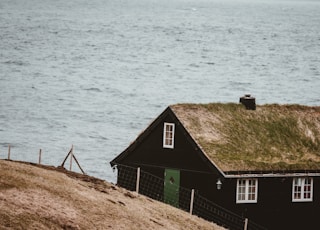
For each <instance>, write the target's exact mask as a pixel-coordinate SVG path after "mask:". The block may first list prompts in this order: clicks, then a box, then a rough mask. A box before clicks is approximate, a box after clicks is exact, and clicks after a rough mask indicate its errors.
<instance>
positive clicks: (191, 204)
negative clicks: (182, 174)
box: [190, 189, 194, 215]
mask: <svg viewBox="0 0 320 230" xmlns="http://www.w3.org/2000/svg"><path fill="white" fill-rule="evenodd" d="M193 201H194V189H192V190H191V199H190V215H192V211H193Z"/></svg>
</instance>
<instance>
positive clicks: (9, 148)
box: [8, 145, 11, 160]
mask: <svg viewBox="0 0 320 230" xmlns="http://www.w3.org/2000/svg"><path fill="white" fill-rule="evenodd" d="M10 151H11V147H10V145H9V146H8V160H10Z"/></svg>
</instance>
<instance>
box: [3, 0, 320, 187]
mask: <svg viewBox="0 0 320 230" xmlns="http://www.w3.org/2000/svg"><path fill="white" fill-rule="evenodd" d="M245 93H251V94H252V95H253V96H254V97H256V101H257V103H258V104H269V103H279V104H304V105H317V106H319V105H320V97H319V96H320V1H303V0H279V1H272V0H271V1H269V0H268V1H267V0H265V1H263V0H161V1H159V0H90V1H88V0H68V1H64V0H55V1H52V0H0V158H6V157H7V151H8V145H9V144H10V145H11V159H14V160H23V161H30V162H37V161H38V152H39V149H42V163H43V164H49V165H54V166H58V165H60V164H61V163H62V161H63V159H64V157H65V156H66V154H67V153H68V152H69V150H70V148H71V146H72V145H74V153H75V155H76V157H77V159H78V160H79V163H80V164H81V166H82V168H83V169H84V171H85V172H86V173H87V174H89V175H91V176H95V177H98V178H102V179H105V180H108V181H111V182H113V181H115V178H116V175H115V173H114V172H113V171H112V169H111V167H110V165H109V161H110V160H112V159H113V158H114V157H115V156H117V155H118V154H119V153H121V152H122V151H123V150H124V149H125V148H126V147H127V146H128V145H129V144H130V142H132V141H133V140H134V139H135V138H136V137H137V135H138V134H139V133H140V132H141V131H143V130H144V129H145V128H146V127H147V126H148V125H149V124H150V123H151V122H152V121H153V119H155V118H156V117H157V116H158V115H159V114H160V113H161V112H162V111H163V110H164V109H165V108H166V107H167V106H168V105H170V104H176V103H184V102H191V103H208V102H235V103H238V101H239V97H240V96H243V95H244V94H245ZM66 167H68V166H67V165H66ZM73 168H74V170H75V171H78V170H77V167H76V165H74V166H73ZM0 170H1V169H0Z"/></svg>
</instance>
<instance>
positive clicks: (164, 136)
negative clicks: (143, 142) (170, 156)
mask: <svg viewBox="0 0 320 230" xmlns="http://www.w3.org/2000/svg"><path fill="white" fill-rule="evenodd" d="M167 126H171V127H172V137H171V141H172V142H171V143H172V144H171V145H168V144H166V138H167V136H166V134H167V130H166V127H167ZM174 129H175V125H174V123H168V122H165V123H164V125H163V148H169V149H173V148H174V131H175V130H174Z"/></svg>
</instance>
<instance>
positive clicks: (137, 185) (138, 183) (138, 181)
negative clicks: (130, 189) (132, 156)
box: [136, 167, 140, 193]
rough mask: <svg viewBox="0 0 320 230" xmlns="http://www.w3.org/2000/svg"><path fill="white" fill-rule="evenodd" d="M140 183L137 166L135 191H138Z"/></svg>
mask: <svg viewBox="0 0 320 230" xmlns="http://www.w3.org/2000/svg"><path fill="white" fill-rule="evenodd" d="M139 185H140V167H138V168H137V182H136V192H137V193H139Z"/></svg>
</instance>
